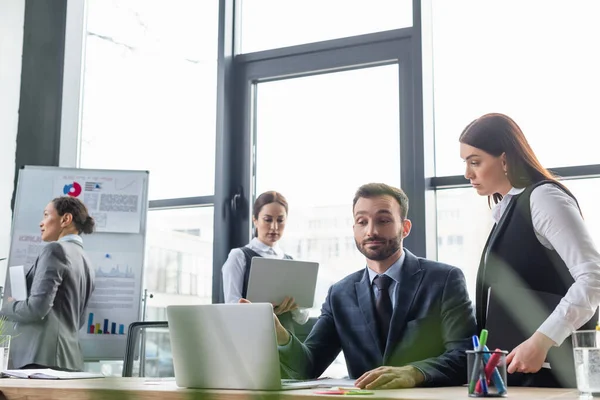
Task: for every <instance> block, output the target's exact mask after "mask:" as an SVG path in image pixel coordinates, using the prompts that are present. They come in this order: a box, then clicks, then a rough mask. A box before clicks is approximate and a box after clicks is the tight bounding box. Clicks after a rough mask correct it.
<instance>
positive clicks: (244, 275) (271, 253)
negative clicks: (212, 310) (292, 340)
mask: <svg viewBox="0 0 600 400" xmlns="http://www.w3.org/2000/svg"><path fill="white" fill-rule="evenodd" d="M287 214H288V203H287V200H286V199H285V197H283V195H282V194H281V193H278V192H275V191H269V192H265V193H263V194H261V195H260V196H258V197H257V198H256V201H255V202H254V206H253V207H252V222H253V224H254V238H252V240H251V241H250V243H248V244H247V245H246V246H244V247H240V248H237V249H233V250H231V252H230V253H229V256H228V257H227V261H225V264H224V265H223V269H222V273H223V294H224V295H225V302H226V303H238V302H239V300H240V299H242V298H246V292H247V290H248V278H249V277H250V264H251V262H252V257H269V258H278V259H291V258H292V257H290V256H289V255H287V254H285V253H284V252H283V251H282V250H281V249H280V248H279V246H278V245H277V242H279V240H280V239H281V237H282V236H283V231H284V230H285V223H286V219H287ZM274 311H275V314H277V316H278V317H279V318H280V320H281V321H282V324H284V326H285V327H286V328H288V329H293V324H292V320H294V321H296V323H298V324H300V325H303V324H305V323H306V321H307V320H308V310H302V309H298V306H297V305H296V303H295V302H294V301H293V299H291V298H286V299H285V300H284V301H283V302H282V303H281V304H277V305H275V306H274ZM284 321H285V323H284ZM292 331H293V330H292Z"/></svg>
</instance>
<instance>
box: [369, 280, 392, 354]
mask: <svg viewBox="0 0 600 400" xmlns="http://www.w3.org/2000/svg"><path fill="white" fill-rule="evenodd" d="M392 282H393V280H392V278H390V277H389V276H387V275H377V276H376V277H375V279H373V284H374V285H375V286H376V287H377V299H376V300H375V312H376V313H377V324H378V327H379V341H380V343H381V348H383V349H385V345H386V343H387V336H388V332H389V330H390V320H391V319H392V312H393V311H394V310H393V308H392V299H390V292H389V290H388V289H389V287H390V285H391V284H392Z"/></svg>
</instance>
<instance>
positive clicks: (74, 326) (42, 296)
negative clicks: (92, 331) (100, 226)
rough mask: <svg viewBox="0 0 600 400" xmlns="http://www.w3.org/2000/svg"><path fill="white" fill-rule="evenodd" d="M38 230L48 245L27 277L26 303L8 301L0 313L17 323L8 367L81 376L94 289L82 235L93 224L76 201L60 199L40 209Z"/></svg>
mask: <svg viewBox="0 0 600 400" xmlns="http://www.w3.org/2000/svg"><path fill="white" fill-rule="evenodd" d="M40 229H41V234H42V240H43V241H44V242H48V244H47V245H46V246H44V248H43V249H42V251H41V254H40V255H39V257H38V258H37V260H36V261H35V263H34V264H33V266H31V268H30V269H29V271H28V272H27V275H26V282H27V292H28V296H27V299H26V300H24V301H17V300H14V299H13V298H10V297H9V298H8V299H7V301H6V303H5V304H4V305H3V307H2V310H0V316H5V317H6V318H7V319H8V320H11V321H15V322H16V323H17V324H16V327H15V330H16V335H17V336H16V337H15V338H14V340H12V343H11V349H10V356H9V358H10V364H11V367H12V368H54V369H61V370H68V371H82V370H83V355H82V352H81V347H80V344H79V330H80V329H81V328H82V327H83V325H84V323H85V312H86V307H87V305H88V302H89V300H90V297H91V295H92V292H93V290H94V270H93V268H92V265H91V263H90V261H89V259H88V257H87V256H86V254H85V252H84V250H83V241H82V239H81V236H80V235H81V234H82V233H92V232H93V229H94V220H93V218H92V217H90V216H89V215H88V211H87V209H86V207H85V205H84V204H83V203H82V202H81V201H80V200H78V199H76V198H74V197H68V196H65V197H58V198H55V199H54V200H52V201H51V202H50V203H48V205H47V206H46V208H45V209H44V218H43V219H42V221H41V222H40Z"/></svg>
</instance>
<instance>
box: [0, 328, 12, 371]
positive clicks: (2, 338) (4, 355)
mask: <svg viewBox="0 0 600 400" xmlns="http://www.w3.org/2000/svg"><path fill="white" fill-rule="evenodd" d="M9 353H10V335H0V371H5V370H7V369H8V355H9Z"/></svg>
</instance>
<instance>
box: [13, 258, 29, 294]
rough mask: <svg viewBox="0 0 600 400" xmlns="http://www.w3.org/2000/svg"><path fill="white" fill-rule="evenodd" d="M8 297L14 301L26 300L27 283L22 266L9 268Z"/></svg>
mask: <svg viewBox="0 0 600 400" xmlns="http://www.w3.org/2000/svg"><path fill="white" fill-rule="evenodd" d="M9 274H10V296H11V297H12V298H14V299H15V300H27V283H26V282H25V268H24V267H23V266H22V265H17V266H15V267H10V268H9Z"/></svg>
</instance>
